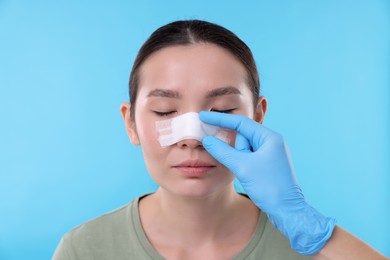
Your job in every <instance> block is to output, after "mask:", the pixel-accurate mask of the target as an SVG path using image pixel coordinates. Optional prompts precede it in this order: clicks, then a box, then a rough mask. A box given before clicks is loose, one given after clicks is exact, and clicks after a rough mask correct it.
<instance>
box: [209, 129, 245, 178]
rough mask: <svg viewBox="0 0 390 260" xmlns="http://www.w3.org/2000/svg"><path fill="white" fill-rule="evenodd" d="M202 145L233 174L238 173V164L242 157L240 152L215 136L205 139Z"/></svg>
mask: <svg viewBox="0 0 390 260" xmlns="http://www.w3.org/2000/svg"><path fill="white" fill-rule="evenodd" d="M202 144H203V147H204V148H205V149H206V151H207V152H208V153H209V154H211V156H213V157H214V158H215V159H216V160H217V161H219V162H220V163H222V164H223V165H225V166H226V167H227V168H228V169H229V170H230V171H231V172H233V173H235V172H236V167H237V162H239V160H240V159H239V158H240V157H241V154H240V152H239V151H237V150H236V149H234V148H233V147H231V146H230V145H229V144H227V143H225V142H224V141H222V140H220V139H218V138H216V137H214V136H206V137H204V138H203V140H202Z"/></svg>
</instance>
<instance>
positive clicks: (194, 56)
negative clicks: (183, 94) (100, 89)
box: [139, 43, 247, 92]
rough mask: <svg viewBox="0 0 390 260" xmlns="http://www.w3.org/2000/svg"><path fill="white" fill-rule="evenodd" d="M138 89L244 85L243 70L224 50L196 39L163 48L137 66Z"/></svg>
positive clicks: (184, 88) (236, 60)
mask: <svg viewBox="0 0 390 260" xmlns="http://www.w3.org/2000/svg"><path fill="white" fill-rule="evenodd" d="M139 76H140V80H139V88H140V90H139V92H141V91H142V92H144V91H150V90H151V89H155V88H169V89H175V90H178V91H188V90H191V89H196V90H197V91H198V92H199V91H202V90H204V91H207V90H209V89H210V88H214V87H224V86H236V87H238V88H241V87H243V86H246V82H247V81H246V79H247V73H246V70H245V68H244V66H243V65H242V64H241V62H240V61H239V60H238V59H237V58H236V57H235V56H234V55H233V54H232V53H230V52H229V51H228V50H226V49H224V48H222V47H219V46H217V45H214V44H208V43H206V44H205V43H198V44H191V45H185V46H183V45H177V46H170V47H166V48H163V49H161V50H159V51H157V52H155V53H153V54H152V55H151V56H150V57H148V58H147V59H146V60H145V61H144V63H143V64H142V66H141V67H140V74H139Z"/></svg>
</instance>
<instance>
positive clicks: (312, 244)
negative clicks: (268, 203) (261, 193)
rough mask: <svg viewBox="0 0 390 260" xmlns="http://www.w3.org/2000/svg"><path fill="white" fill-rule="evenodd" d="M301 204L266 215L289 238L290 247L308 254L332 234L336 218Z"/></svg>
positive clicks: (317, 249) (315, 250)
mask: <svg viewBox="0 0 390 260" xmlns="http://www.w3.org/2000/svg"><path fill="white" fill-rule="evenodd" d="M302 204H304V205H302ZM302 204H301V205H300V206H301V207H299V208H294V209H291V208H290V209H287V210H286V209H285V210H283V213H282V212H280V211H279V214H277V215H274V214H272V215H271V216H268V217H269V219H270V220H271V222H272V224H273V225H274V226H275V227H276V228H277V229H278V230H279V231H280V232H281V233H282V234H284V235H285V236H286V237H287V238H288V239H289V241H290V245H291V248H292V249H294V250H295V251H297V252H298V253H300V254H302V255H305V256H310V255H314V254H316V253H318V252H319V251H320V250H321V249H322V248H323V247H324V246H325V244H326V242H327V241H328V240H329V238H330V237H331V236H332V232H333V230H334V228H335V225H336V220H335V219H334V218H328V217H325V216H323V215H322V214H321V213H319V212H318V211H317V210H316V209H314V208H313V207H311V206H310V205H308V204H306V203H302ZM280 213H282V214H280ZM267 215H268V214H267Z"/></svg>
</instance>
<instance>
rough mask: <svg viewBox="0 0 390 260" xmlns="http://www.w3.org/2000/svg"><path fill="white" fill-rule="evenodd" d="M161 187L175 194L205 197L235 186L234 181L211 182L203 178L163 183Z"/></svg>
mask: <svg viewBox="0 0 390 260" xmlns="http://www.w3.org/2000/svg"><path fill="white" fill-rule="evenodd" d="M160 187H161V188H163V189H164V190H166V191H168V192H169V193H171V194H173V195H175V196H181V197H185V198H192V199H205V198H207V197H210V196H212V195H215V194H217V193H223V192H225V191H229V190H230V188H231V187H233V181H230V180H225V181H224V182H221V181H219V182H218V183H210V182H205V180H201V179H187V180H184V181H182V182H181V183H180V184H178V185H161V186H160Z"/></svg>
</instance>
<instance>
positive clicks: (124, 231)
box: [53, 199, 138, 260]
mask: <svg viewBox="0 0 390 260" xmlns="http://www.w3.org/2000/svg"><path fill="white" fill-rule="evenodd" d="M137 201H138V199H136V200H134V201H132V202H130V203H129V204H127V205H125V206H122V207H120V208H118V209H116V210H113V211H111V212H108V213H106V214H103V215H101V216H99V217H97V218H95V219H92V220H90V221H88V222H85V223H83V224H81V225H79V226H77V227H75V228H74V229H72V230H71V231H70V232H68V233H67V234H65V235H64V236H63V238H62V239H61V242H60V243H59V245H58V247H57V249H56V252H55V253H54V256H53V259H55V260H60V259H102V258H106V259H109V258H110V257H111V256H112V255H111V252H112V251H115V250H118V249H119V248H118V247H121V245H124V244H125V243H126V242H128V241H129V239H130V238H129V237H130V236H131V234H132V233H134V232H133V231H132V230H131V227H132V225H131V223H129V222H131V207H133V206H134V204H135V203H137ZM97 256H98V257H97Z"/></svg>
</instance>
